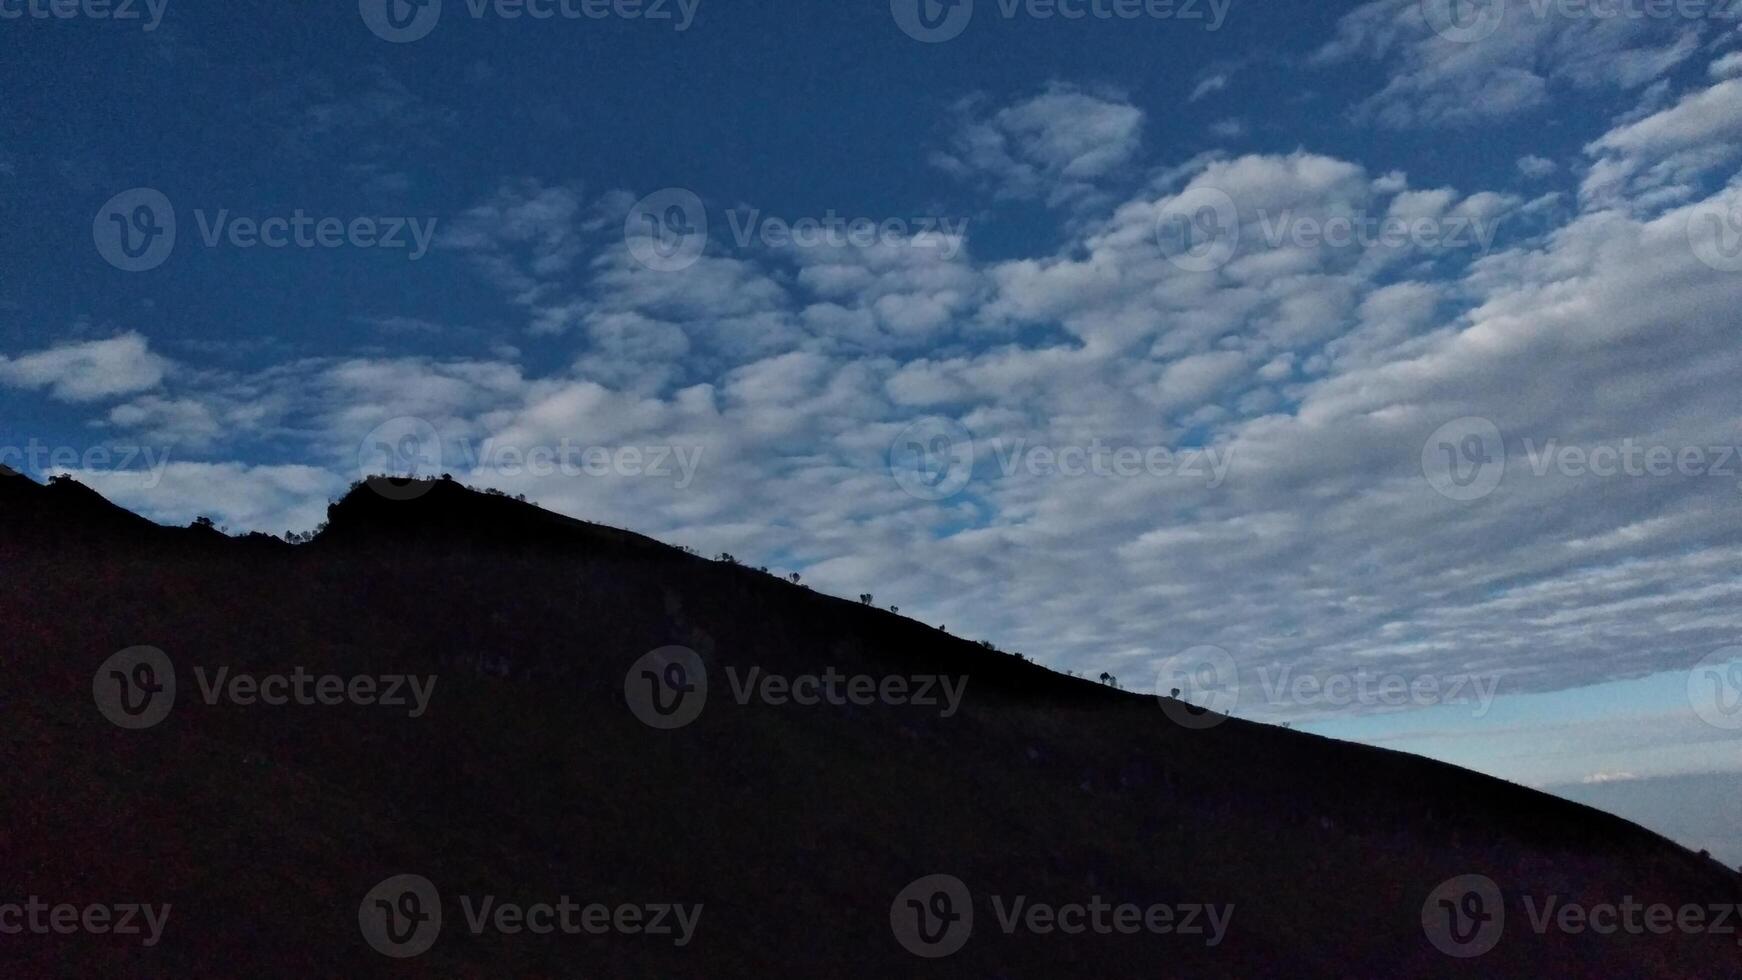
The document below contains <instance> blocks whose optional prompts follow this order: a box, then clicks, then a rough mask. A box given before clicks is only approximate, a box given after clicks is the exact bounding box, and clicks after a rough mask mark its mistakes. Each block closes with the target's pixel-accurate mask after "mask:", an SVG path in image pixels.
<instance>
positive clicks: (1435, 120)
mask: <svg viewBox="0 0 1742 980" xmlns="http://www.w3.org/2000/svg"><path fill="white" fill-rule="evenodd" d="M1497 2H1499V3H1502V4H1504V15H1503V16H1504V20H1503V22H1502V23H1501V24H1500V26H1499V27H1498V28H1497V29H1496V30H1495V31H1494V32H1493V33H1492V34H1488V35H1486V36H1484V37H1482V38H1481V39H1479V40H1476V41H1473V42H1470V43H1461V42H1457V41H1452V40H1448V39H1447V38H1444V37H1441V36H1439V35H1438V34H1436V33H1435V32H1434V31H1433V29H1432V28H1431V27H1430V26H1429V24H1428V21H1427V19H1426V18H1425V17H1424V16H1423V5H1422V4H1421V3H1420V2H1419V0H1374V2H1370V3H1367V4H1364V5H1362V6H1360V7H1358V8H1356V9H1355V10H1353V11H1351V12H1350V13H1348V14H1345V15H1344V16H1343V18H1342V19H1341V20H1340V21H1339V22H1338V25H1337V36H1336V37H1335V38H1334V39H1333V40H1331V41H1330V42H1329V43H1327V44H1325V45H1323V46H1322V47H1321V48H1320V49H1319V50H1318V52H1317V53H1316V54H1315V55H1314V59H1313V60H1314V61H1315V62H1316V63H1318V64H1321V65H1328V64H1337V63H1343V62H1348V61H1351V60H1355V59H1367V60H1373V61H1378V62H1380V63H1381V64H1383V65H1385V66H1386V67H1387V68H1388V69H1389V71H1390V76H1389V78H1388V80H1387V81H1386V84H1385V85H1384V86H1383V87H1382V88H1381V89H1380V90H1379V91H1378V92H1377V93H1375V94H1374V95H1372V96H1370V97H1369V98H1368V99H1366V100H1365V101H1364V102H1363V103H1362V104H1361V105H1360V107H1359V108H1358V110H1357V113H1356V114H1357V116H1358V117H1359V118H1362V119H1368V120H1371V121H1374V122H1377V123H1378V124H1380V125H1382V126H1387V127H1391V128H1409V127H1417V126H1436V125H1439V126H1471V125H1478V124H1482V123H1485V122H1489V121H1493V120H1498V119H1504V118H1507V117H1510V116H1515V115H1518V114H1520V113H1523V112H1526V111H1529V110H1533V109H1540V108H1543V107H1545V106H1547V105H1548V104H1549V102H1550V100H1551V99H1552V98H1553V97H1554V95H1555V93H1556V91H1557V89H1563V88H1566V89H1574V90H1596V89H1610V90H1614V89H1620V90H1626V89H1632V88H1638V87H1640V86H1643V85H1646V84H1649V83H1651V82H1652V81H1654V80H1656V79H1658V78H1660V77H1661V76H1663V75H1664V74H1665V73H1667V72H1669V71H1670V70H1671V69H1673V68H1675V67H1676V66H1678V65H1680V64H1681V63H1682V62H1684V61H1686V60H1687V59H1688V58H1690V57H1692V56H1694V55H1695V54H1696V53H1697V52H1698V51H1699V49H1700V35H1701V33H1702V31H1703V30H1708V29H1709V27H1707V26H1705V25H1700V24H1698V23H1696V22H1692V21H1688V20H1685V19H1676V18H1643V17H1604V16H1566V15H1564V14H1563V13H1562V12H1561V11H1560V10H1558V9H1557V8H1556V7H1555V6H1554V5H1552V4H1551V5H1547V6H1546V7H1545V6H1544V5H1542V4H1539V3H1535V2H1533V0H1497Z"/></svg>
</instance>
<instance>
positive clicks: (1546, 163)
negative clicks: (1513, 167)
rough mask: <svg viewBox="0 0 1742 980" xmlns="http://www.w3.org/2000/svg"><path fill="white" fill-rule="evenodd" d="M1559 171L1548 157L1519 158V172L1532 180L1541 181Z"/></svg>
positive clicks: (1526, 156) (1528, 156)
mask: <svg viewBox="0 0 1742 980" xmlns="http://www.w3.org/2000/svg"><path fill="white" fill-rule="evenodd" d="M1557 169H1559V168H1558V167H1556V165H1555V162H1554V161H1553V160H1550V159H1548V158H1547V157H1539V156H1537V155H1535V154H1527V155H1525V156H1521V157H1519V158H1518V172H1519V173H1521V174H1523V175H1524V176H1525V177H1526V178H1528V179H1530V180H1541V179H1542V178H1544V177H1547V176H1549V175H1550V174H1552V173H1554V172H1555V171H1556V170H1557Z"/></svg>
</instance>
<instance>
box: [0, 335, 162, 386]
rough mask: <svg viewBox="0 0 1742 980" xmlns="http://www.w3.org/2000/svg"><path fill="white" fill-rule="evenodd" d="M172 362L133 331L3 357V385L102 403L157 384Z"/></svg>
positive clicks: (0, 374) (0, 373)
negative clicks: (101, 401)
mask: <svg viewBox="0 0 1742 980" xmlns="http://www.w3.org/2000/svg"><path fill="white" fill-rule="evenodd" d="M168 366H169V362H168V361H166V360H164V359H163V358H161V357H159V356H157V355H156V354H153V353H152V352H151V350H150V345H149V344H147V343H146V340H145V338H144V337H142V336H140V335H139V334H137V333H133V332H129V333H124V334H121V335H119V336H117V337H111V338H109V339H108V340H87V341H78V342H74V343H67V344H62V345H60V346H58V347H51V348H49V349H47V350H42V351H37V352H35V353H32V354H23V355H20V356H18V357H13V358H8V357H4V356H0V385H5V386H7V387H12V388H24V389H27V390H30V391H38V390H41V389H44V388H46V389H48V393H49V396H50V397H52V398H55V399H58V400H60V401H65V402H91V401H100V400H102V399H105V398H112V397H115V396H117V395H130V394H134V393H136V392H141V391H148V390H150V389H152V388H155V387H157V386H158V384H159V383H160V382H162V381H163V376H164V372H165V371H166V370H167V368H168Z"/></svg>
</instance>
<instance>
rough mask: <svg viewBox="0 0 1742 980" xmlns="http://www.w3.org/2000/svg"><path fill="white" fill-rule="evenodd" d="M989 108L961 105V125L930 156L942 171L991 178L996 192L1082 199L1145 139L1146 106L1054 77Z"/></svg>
mask: <svg viewBox="0 0 1742 980" xmlns="http://www.w3.org/2000/svg"><path fill="white" fill-rule="evenodd" d="M987 109H988V107H987V106H986V104H985V100H984V99H970V100H967V101H965V102H963V103H962V104H961V105H960V106H958V113H959V115H960V120H959V129H958V131H957V133H956V134H955V136H954V138H953V139H952V141H951V144H950V148H949V149H948V151H945V152H940V153H938V154H935V155H934V157H933V160H934V162H935V163H937V165H938V166H939V167H941V168H942V169H944V170H945V171H946V172H949V173H952V174H956V175H958V176H962V177H975V178H981V179H984V180H986V181H988V182H989V183H990V185H991V186H992V188H993V190H994V191H995V192H996V193H997V194H998V195H999V196H1001V197H1009V198H1019V199H1020V198H1039V199H1042V200H1045V201H1046V202H1047V203H1049V204H1053V205H1061V204H1070V203H1081V202H1082V201H1083V200H1084V199H1085V198H1093V197H1095V194H1096V190H1097V183H1098V182H1100V181H1101V180H1103V179H1105V178H1108V177H1110V176H1112V175H1114V174H1116V173H1117V172H1118V171H1120V170H1121V169H1123V168H1124V167H1126V166H1127V165H1128V164H1129V163H1130V162H1131V160H1132V159H1133V157H1135V155H1136V153H1137V151H1138V150H1139V148H1140V147H1141V145H1142V140H1143V123H1144V117H1143V111H1142V110H1141V109H1138V108H1137V107H1136V106H1133V105H1132V104H1131V103H1130V102H1129V101H1127V100H1126V99H1125V98H1124V97H1123V96H1119V95H1113V94H1107V93H1092V92H1088V91H1085V90H1083V89H1079V88H1076V87H1073V86H1069V85H1059V84H1055V85H1052V86H1050V87H1049V88H1048V89H1047V90H1046V91H1045V92H1043V93H1041V94H1040V95H1037V96H1034V97H1033V98H1030V99H1027V100H1025V101H1022V102H1017V103H1015V104H1013V105H1009V106H1005V107H1003V108H999V109H996V110H993V111H990V112H988V111H987Z"/></svg>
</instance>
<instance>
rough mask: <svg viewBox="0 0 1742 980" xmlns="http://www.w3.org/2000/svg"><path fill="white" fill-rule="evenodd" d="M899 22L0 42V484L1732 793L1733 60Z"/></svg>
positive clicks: (1736, 117)
mask: <svg viewBox="0 0 1742 980" xmlns="http://www.w3.org/2000/svg"><path fill="white" fill-rule="evenodd" d="M914 2H915V0H894V2H893V3H891V2H834V3H809V4H800V3H768V4H754V5H752V4H735V5H724V4H717V3H714V2H712V0H700V2H699V3H696V2H695V0H690V6H688V7H683V6H681V5H679V4H677V3H676V2H675V0H674V2H670V3H665V4H661V5H659V6H658V7H657V8H654V7H652V6H651V5H650V4H646V3H643V4H629V3H627V2H625V3H623V4H619V5H616V6H613V5H610V4H583V3H582V2H581V0H570V2H569V3H568V4H567V5H566V6H565V5H562V4H560V3H558V2H557V0H551V2H549V3H544V2H534V3H533V4H532V5H531V7H527V6H526V5H525V4H485V3H483V2H482V0H442V2H440V3H433V2H432V3H429V4H426V5H423V6H412V5H408V4H405V3H404V2H403V0H362V2H361V3H357V4H352V3H340V4H335V5H326V6H323V7H320V8H319V9H298V8H295V7H291V6H286V5H266V4H230V5H215V4H200V5H195V4H192V3H185V2H178V0H167V2H162V0H160V2H159V3H158V5H157V7H155V8H148V7H147V6H146V5H145V4H144V3H143V2H138V3H135V4H133V5H132V6H131V7H130V8H128V9H129V12H130V13H137V14H139V17H138V18H136V19H116V18H115V17H114V16H107V17H103V16H98V14H99V13H100V12H101V11H104V10H108V9H109V8H107V7H104V6H102V5H99V4H93V3H83V4H81V3H73V4H70V5H65V4H63V5H59V6H52V5H51V4H49V3H48V2H47V0H37V2H36V3H31V2H30V0H6V2H3V3H0V35H3V36H4V40H5V42H6V51H7V57H6V58H5V59H4V65H3V67H0V73H4V75H5V77H6V80H7V81H8V82H9V84H8V85H7V86H6V91H7V93H8V96H7V98H6V99H5V100H4V101H3V102H0V229H4V231H0V236H3V237H0V242H4V245H3V246H0V247H3V248H4V250H5V255H4V258H5V264H4V266H3V268H4V269H5V272H4V273H3V274H0V453H4V452H10V455H9V456H7V457H6V458H0V462H6V463H9V464H11V465H14V466H18V467H20V468H23V469H27V470H29V471H31V472H32V473H34V474H35V475H37V476H38V477H41V476H44V475H47V474H49V473H52V472H73V473H75V474H77V475H78V476H79V477H80V478H81V479H85V480H86V481H87V482H90V483H92V484H93V485H94V486H97V487H98V488H99V489H101V490H102V491H103V492H105V493H107V494H109V495H110V496H111V497H113V498H114V499H116V500H117V501H119V502H121V503H123V504H125V505H127V506H129V507H133V508H136V509H139V510H141V511H143V512H145V513H147V514H149V515H151V516H153V517H155V518H158V519H160V520H164V521H173V522H186V521H189V520H191V519H192V518H193V517H194V516H196V515H200V514H209V515H211V516H213V517H215V518H217V519H218V520H219V521H220V522H221V523H225V524H227V525H228V526H230V527H231V528H232V529H244V528H246V529H262V530H268V531H273V532H282V531H286V530H298V531H301V530H308V529H310V528H312V527H314V526H315V525H316V524H317V523H318V522H319V521H320V520H321V519H322V516H323V514H324V509H325V506H326V503H327V501H328V500H329V499H330V498H332V497H335V496H337V495H339V494H341V493H343V492H344V491H345V489H346V487H347V486H348V485H349V484H350V482H351V481H353V480H355V479H357V478H358V476H359V475H361V473H362V472H363V471H365V470H368V469H381V468H387V466H385V465H377V464H384V463H388V462H392V463H396V464H403V466H404V467H406V468H411V467H419V468H428V469H432V470H442V471H452V472H454V473H455V474H456V475H459V476H462V477H463V478H465V479H467V480H468V481H469V482H472V483H475V484H479V485H490V486H497V487H500V488H502V489H504V490H507V491H509V492H514V493H525V494H527V495H528V496H529V497H531V498H532V499H535V500H538V501H540V502H541V503H543V504H544V505H546V506H549V507H552V508H555V509H558V510H561V511H563V512H566V513H570V514H574V515H576V516H580V517H583V518H587V519H591V520H598V521H603V522H607V523H612V524H618V525H622V526H628V527H633V528H636V529H638V530H641V531H644V532H647V533H651V534H654V535H656V536H659V537H662V538H664V539H666V540H669V541H672V542H674V543H679V544H687V545H690V546H692V547H694V548H696V549H697V550H699V551H702V552H704V553H707V554H713V553H716V552H719V551H730V552H732V553H734V554H736V555H737V556H739V557H740V558H741V559H743V560H746V561H749V562H751V563H753V564H767V565H771V566H774V567H776V568H777V569H779V570H782V571H785V570H799V571H801V572H802V573H803V574H804V575H805V577H806V580H807V581H809V582H811V583H813V584H815V585H816V586H817V587H819V588H823V589H827V590H829V591H832V592H836V593H839V594H844V595H858V594H859V593H861V592H866V591H869V592H872V593H874V594H875V595H876V596H877V598H878V601H879V602H880V603H885V604H897V605H899V606H901V607H902V609H903V611H904V612H905V613H907V614H910V615H914V616H917V617H919V618H922V619H924V620H926V621H929V622H937V623H944V624H947V625H948V626H949V627H950V629H951V631H952V632H957V633H960V634H963V635H969V636H974V637H984V638H987V639H990V640H992V641H994V642H996V643H997V644H998V645H999V646H1000V647H1002V648H1004V649H1011V650H1019V651H1022V652H1024V653H1027V654H1029V655H1030V656H1033V657H1035V658H1036V659H1038V660H1041V661H1043V662H1047V663H1050V664H1052V665H1054V666H1057V667H1059V668H1060V669H1069V670H1075V671H1077V672H1079V673H1085V674H1089V675H1098V674H1099V673H1100V672H1102V671H1111V672H1112V673H1114V674H1117V675H1118V676H1119V677H1120V679H1121V682H1122V683H1123V684H1124V685H1125V686H1126V687H1128V688H1132V689H1137V690H1150V689H1154V688H1156V687H1160V688H1169V687H1173V686H1182V685H1181V683H1180V680H1179V679H1180V678H1181V677H1185V678H1188V679H1187V681H1186V682H1185V684H1184V686H1187V687H1191V686H1192V685H1193V684H1194V683H1195V684H1197V685H1198V686H1199V688H1201V690H1197V691H1196V693H1198V694H1200V695H1202V696H1203V697H1206V698H1207V697H1212V696H1216V695H1218V694H1228V693H1231V692H1233V691H1235V690H1236V689H1237V690H1238V699H1237V703H1238V705H1239V707H1238V709H1237V710H1238V711H1239V713H1241V714H1243V715H1248V716H1253V717H1261V718H1267V719H1273V720H1278V721H1282V720H1287V721H1291V722H1297V723H1300V724H1303V725H1310V726H1313V727H1314V728H1315V729H1316V730H1321V731H1326V732H1327V733H1332V734H1339V735H1342V736H1344V737H1353V738H1361V739H1366V740H1372V741H1377V742H1380V743H1382V744H1392V745H1396V746H1398V747H1403V748H1408V749H1410V750H1412V751H1420V752H1424V753H1427V754H1432V755H1437V756H1440V757H1443V758H1449V759H1452V760H1453V761H1457V762H1460V763H1463V764H1466V765H1471V766H1474V767H1476V768H1480V769H1485V770H1487V771H1491V772H1496V773H1498V774H1501V775H1504V776H1507V777H1508V778H1514V779H1519V780H1521V781H1526V782H1532V783H1535V784H1539V785H1549V784H1554V783H1562V782H1578V781H1581V780H1585V779H1593V778H1614V777H1616V775H1617V774H1621V775H1636V776H1647V775H1657V774H1665V773H1677V772H1693V771H1711V770H1737V769H1742V751H1739V750H1742V740H1738V736H1737V729H1738V728H1742V717H1738V716H1737V715H1736V713H1735V712H1734V710H1733V708H1734V704H1735V701H1734V700H1733V698H1742V681H1739V680H1738V679H1742V673H1736V672H1731V671H1728V670H1727V669H1725V665H1726V664H1728V663H1729V660H1728V657H1729V656H1730V655H1729V653H1725V652H1722V651H1727V650H1729V649H1730V647H1731V645H1732V644H1736V643H1739V642H1742V639H1739V637H1742V629H1739V627H1742V615H1738V614H1736V613H1735V612H1734V611H1733V610H1734V609H1736V608H1738V606H1737V603H1736V599H1737V598H1738V596H1737V592H1738V591H1742V586H1738V585H1736V584H1735V582H1734V569H1735V568H1736V567H1737V560H1738V559H1739V558H1742V522H1738V521H1737V519H1736V518H1737V516H1738V492H1739V490H1742V459H1736V458H1735V456H1736V455H1737V454H1736V452H1735V447H1736V446H1738V445H1742V432H1739V430H1738V421H1739V419H1738V409H1737V402H1736V399H1735V397H1734V378H1735V377H1736V376H1737V370H1738V369H1739V368H1742V353H1738V350H1739V349H1738V346H1737V345H1736V343H1735V338H1734V330H1735V327H1736V317H1735V311H1736V310H1737V309H1739V308H1742V302H1739V301H1742V183H1739V181H1738V167H1739V165H1742V43H1738V41H1739V39H1738V36H1737V21H1736V19H1735V18H1734V17H1733V16H1731V15H1729V14H1727V13H1725V12H1724V11H1723V10H1721V9H1712V8H1709V7H1705V6H1701V5H1698V4H1693V5H1682V6H1680V7H1677V8H1674V9H1672V10H1669V11H1667V12H1666V11H1665V9H1664V8H1662V7H1658V6H1655V5H1645V4H1641V3H1631V2H1621V0H1617V2H1616V3H1613V4H1598V5H1594V6H1584V5H1572V4H1566V3H1561V2H1558V0H1555V2H1550V0H1517V2H1502V0H1488V2H1477V3H1474V4H1471V3H1468V0H1380V2H1376V3H1349V4H1341V5H1339V4H1257V3H1253V2H1250V0H1235V2H1233V3H1232V4H1227V3H1221V2H1218V3H1217V4H1211V3H1209V2H1207V0H1199V2H1196V3H1169V2H1165V0H1155V2H1153V3H1136V2H1115V0H1099V2H1095V3H1091V2H1090V0H1082V2H1069V0H1067V2H1066V3H1064V4H1063V5H1062V6H1061V5H1059V4H1050V3H1046V2H1044V0H1036V2H1032V3H1030V2H1023V3H1016V2H1014V0H1003V2H999V0H975V2H974V3H973V4H957V5H954V6H950V7H943V6H938V5H937V4H936V3H935V0H917V2H923V3H925V4H926V5H927V6H926V7H925V8H924V11H923V12H924V13H926V14H927V15H928V18H927V19H921V18H920V13H921V12H922V11H921V10H920V8H917V7H915V6H914ZM389 3H390V4H391V9H390V8H389V7H388V4H389ZM1449 4H1456V5H1457V7H1458V11H1457V12H1458V13H1459V16H1457V17H1449V16H1448V13H1449V12H1451V8H1450V6H1448V5H1449ZM529 9H530V10H538V11H548V12H550V13H551V16H549V17H532V16H529V15H526V14H525V13H522V14H521V15H520V16H511V15H512V14H514V13H515V12H517V11H525V10H529ZM1057 10H1069V11H1082V12H1084V15H1083V16H1081V17H1074V18H1070V17H1064V16H1061V15H1058V14H1056V13H1054V14H1053V15H1052V16H1047V14H1048V13H1049V12H1053V11H1057ZM389 13H391V14H393V17H392V18H391V19H389V17H388V14H389ZM654 13H658V14H663V15H669V16H668V17H654V16H652V14H654ZM593 15H597V16H593ZM951 18H954V19H951ZM938 22H941V23H942V24H943V25H945V26H944V27H943V28H942V33H941V34H939V33H931V32H929V31H928V30H927V29H926V28H924V27H921V26H918V25H922V24H924V23H938ZM395 24H400V25H405V26H403V27H395V26H393V25H395ZM904 25H905V26H904ZM945 35H947V36H945ZM172 221H173V224H174V227H175V235H174V239H173V243H172V242H171V240H170V238H169V237H168V234H167V230H168V227H169V224H170V223H171V222H172ZM323 222H324V224H323ZM299 228H300V231H299V230H298V229H299ZM795 232H796V233H795ZM262 235H264V236H265V239H266V241H268V242H276V243H278V247H273V246H271V245H268V244H263V243H262V241H261V238H262ZM382 447H386V449H385V450H383V449H382ZM407 447H409V449H410V451H408V452H404V453H401V450H402V449H406V448H407ZM1206 649H1208V650H1213V651H1216V652H1215V653H1214V654H1213V655H1204V654H1201V653H1193V654H1192V655H1191V656H1188V657H1185V659H1183V660H1182V659H1180V658H1181V655H1182V652H1186V651H1202V650H1206ZM1206 658H1207V659H1206ZM1701 663H1704V664H1706V665H1707V666H1705V667H1701V668H1700V669H1699V672H1697V673H1694V674H1690V673H1689V672H1690V670H1692V669H1694V668H1695V665H1696V664H1701ZM1203 664H1209V665H1210V667H1211V668H1212V669H1210V670H1209V671H1208V673H1206V672H1204V671H1202V670H1197V669H1196V667H1198V666H1202V665H1203ZM1284 668H1286V669H1288V670H1290V671H1292V672H1294V673H1293V674H1292V675H1291V676H1292V677H1295V678H1298V677H1300V676H1306V677H1309V678H1312V679H1313V680H1314V682H1315V684H1317V685H1320V687H1322V685H1323V683H1324V682H1326V681H1329V680H1332V679H1335V678H1344V679H1351V678H1355V677H1357V676H1367V677H1377V678H1395V679H1398V680H1399V681H1400V682H1401V683H1403V684H1405V685H1409V684H1412V683H1417V682H1423V681H1431V682H1432V683H1431V685H1430V686H1431V687H1432V688H1433V691H1432V692H1431V693H1429V694H1427V695H1425V696H1423V697H1419V698H1414V699H1410V700H1406V701H1405V702H1402V703H1393V702H1387V701H1384V700H1383V699H1376V698H1371V697H1353V698H1342V699H1338V698H1326V697H1322V696H1317V695H1314V694H1312V693H1311V692H1312V691H1314V690H1319V689H1320V687H1314V686H1312V685H1309V686H1308V687H1306V688H1301V687H1295V686H1292V685H1291V684H1282V685H1276V684H1273V683H1269V682H1271V681H1274V680H1275V678H1276V677H1277V673H1276V672H1277V671H1279V670H1282V669H1284ZM1192 678H1195V679H1196V680H1192ZM1690 680H1691V681H1692V682H1693V683H1692V684H1691V686H1690ZM1706 681H1715V682H1716V683H1717V686H1716V687H1710V686H1702V685H1703V684H1704V683H1705V682H1706ZM1725 685H1730V686H1729V687H1726V686H1725ZM1453 687H1456V688H1457V689H1458V690H1459V691H1463V692H1469V691H1478V690H1487V691H1489V692H1490V694H1489V695H1488V696H1486V697H1484V698H1482V699H1481V700H1480V701H1479V702H1478V703H1476V704H1474V705H1472V704H1470V703H1444V702H1445V701H1446V700H1447V699H1448V697H1449V695H1448V694H1447V692H1448V691H1449V690H1451V689H1452V688H1453ZM1701 692H1707V693H1701ZM1714 719H1715V720H1714ZM1731 721H1737V722H1738V723H1739V724H1738V725H1737V726H1736V727H1730V725H1729V723H1730V722H1731ZM1598 731H1603V732H1619V733H1620V734H1618V735H1615V736H1614V737H1607V736H1605V737H1603V738H1596V737H1590V736H1591V733H1594V732H1598ZM1553 733H1559V734H1553ZM1557 739H1558V741H1557Z"/></svg>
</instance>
